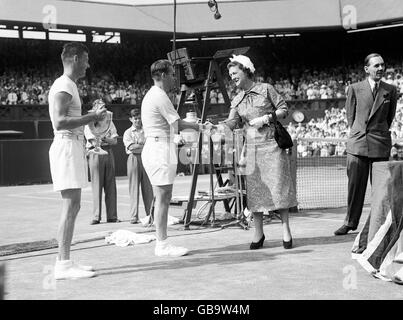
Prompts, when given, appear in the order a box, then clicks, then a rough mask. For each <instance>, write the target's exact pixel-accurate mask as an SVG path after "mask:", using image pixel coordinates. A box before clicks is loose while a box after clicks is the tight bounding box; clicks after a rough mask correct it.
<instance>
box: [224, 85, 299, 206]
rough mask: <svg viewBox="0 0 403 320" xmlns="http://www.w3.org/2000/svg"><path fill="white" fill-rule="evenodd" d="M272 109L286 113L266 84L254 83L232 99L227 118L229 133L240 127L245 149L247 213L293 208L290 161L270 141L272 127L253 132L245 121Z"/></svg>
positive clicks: (294, 191)
mask: <svg viewBox="0 0 403 320" xmlns="http://www.w3.org/2000/svg"><path fill="white" fill-rule="evenodd" d="M276 109H281V110H284V111H286V112H287V113H288V108H287V105H286V103H285V101H284V99H283V98H282V97H281V95H279V94H278V93H277V92H276V90H275V89H274V88H273V86H271V85H270V84H267V83H256V84H255V85H254V86H253V87H252V88H251V89H249V90H248V91H241V92H240V93H239V94H238V95H237V96H235V97H234V99H233V100H232V103H231V110H230V114H229V116H228V119H227V120H226V121H224V123H225V124H226V125H227V126H228V127H229V128H230V129H231V130H232V129H234V128H235V127H237V126H243V129H244V131H245V146H246V159H247V162H246V169H245V176H246V197H247V205H248V208H249V210H251V211H252V212H263V211H265V210H276V209H287V208H291V207H294V206H296V205H297V198H296V190H295V185H294V183H293V180H292V177H291V169H290V159H289V156H288V155H287V153H286V151H285V150H283V149H280V148H279V147H278V145H277V142H276V140H274V125H273V124H271V123H270V124H268V125H266V124H265V125H264V126H263V127H261V128H260V129H255V128H254V127H252V126H250V125H249V121H251V120H252V119H255V118H257V117H261V116H263V115H265V114H268V113H270V112H272V111H275V110H276Z"/></svg>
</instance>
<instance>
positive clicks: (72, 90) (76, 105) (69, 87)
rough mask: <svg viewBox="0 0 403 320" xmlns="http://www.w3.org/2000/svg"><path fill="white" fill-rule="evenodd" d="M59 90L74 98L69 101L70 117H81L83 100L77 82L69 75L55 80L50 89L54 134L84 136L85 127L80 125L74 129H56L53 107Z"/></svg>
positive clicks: (68, 114)
mask: <svg viewBox="0 0 403 320" xmlns="http://www.w3.org/2000/svg"><path fill="white" fill-rule="evenodd" d="M58 92H66V93H68V94H69V95H70V96H71V97H72V99H71V100H70V102H69V105H68V110H67V116H69V117H81V100H80V96H79V94H78V89H77V85H76V83H75V82H74V81H73V80H71V79H70V78H69V77H68V76H66V75H62V76H61V77H59V78H57V79H56V80H55V82H53V84H52V87H51V88H50V91H49V98H48V99H49V116H50V120H51V121H52V127H53V133H54V134H58V133H59V134H60V133H63V134H73V135H79V136H82V135H83V134H84V127H83V126H80V127H77V128H74V129H65V130H56V129H55V125H54V120H53V109H54V104H55V96H56V93H58Z"/></svg>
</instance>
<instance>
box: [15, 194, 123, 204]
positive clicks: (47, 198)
mask: <svg viewBox="0 0 403 320" xmlns="http://www.w3.org/2000/svg"><path fill="white" fill-rule="evenodd" d="M8 196H9V197H14V198H25V199H39V200H56V201H61V200H62V199H60V198H50V197H39V196H29V195H22V194H9V195H8ZM83 202H84V203H92V201H89V200H81V203H83ZM119 205H123V206H130V204H128V203H119Z"/></svg>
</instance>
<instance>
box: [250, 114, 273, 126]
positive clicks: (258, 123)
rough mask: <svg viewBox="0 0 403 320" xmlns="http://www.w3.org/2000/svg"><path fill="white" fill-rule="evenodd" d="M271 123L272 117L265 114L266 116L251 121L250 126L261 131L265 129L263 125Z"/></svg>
mask: <svg viewBox="0 0 403 320" xmlns="http://www.w3.org/2000/svg"><path fill="white" fill-rule="evenodd" d="M269 121H270V117H269V115H268V114H265V115H264V116H261V117H257V118H255V119H253V120H251V121H249V125H251V126H252V127H254V128H256V129H259V128H261V127H263V125H265V124H268V123H269Z"/></svg>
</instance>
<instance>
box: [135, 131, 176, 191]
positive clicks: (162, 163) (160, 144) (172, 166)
mask: <svg viewBox="0 0 403 320" xmlns="http://www.w3.org/2000/svg"><path fill="white" fill-rule="evenodd" d="M176 150H177V145H176V144H174V143H172V142H169V141H168V140H165V139H164V140H159V141H155V139H153V138H147V140H146V143H145V145H144V148H143V151H142V153H141V159H142V161H143V166H144V169H145V170H146V172H147V175H148V178H149V179H150V182H151V184H152V185H153V186H164V185H168V184H173V183H174V180H175V177H176V168H177V166H178V157H177V154H176V153H177V151H176Z"/></svg>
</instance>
